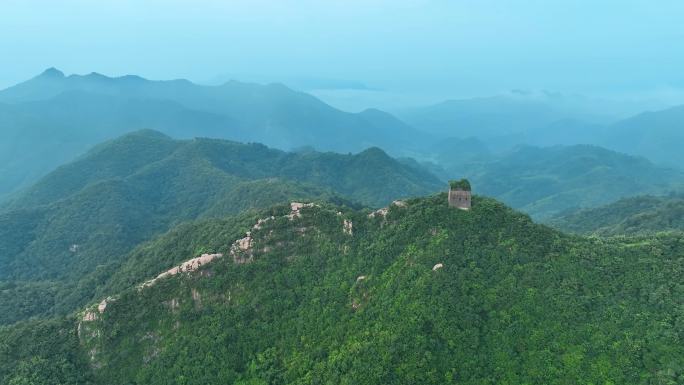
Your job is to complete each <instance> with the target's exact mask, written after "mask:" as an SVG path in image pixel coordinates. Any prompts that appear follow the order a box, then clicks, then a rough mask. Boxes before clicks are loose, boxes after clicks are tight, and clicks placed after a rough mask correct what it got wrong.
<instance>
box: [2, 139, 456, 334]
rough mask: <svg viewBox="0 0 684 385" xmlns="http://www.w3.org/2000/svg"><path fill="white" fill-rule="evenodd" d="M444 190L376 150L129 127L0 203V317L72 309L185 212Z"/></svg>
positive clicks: (368, 200) (381, 200)
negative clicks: (286, 145)
mask: <svg viewBox="0 0 684 385" xmlns="http://www.w3.org/2000/svg"><path fill="white" fill-rule="evenodd" d="M440 188H443V186H442V184H441V183H440V181H439V180H438V179H437V178H436V177H433V176H431V175H430V174H429V173H427V172H425V171H424V170H419V169H416V168H415V167H411V166H405V165H403V164H400V163H399V162H397V161H396V160H394V159H393V158H390V157H389V156H387V154H385V153H384V152H382V151H381V150H379V149H377V148H371V149H368V150H366V151H363V152H361V153H358V154H355V155H351V154H350V155H341V154H335V153H318V152H312V151H310V152H302V153H287V152H283V151H279V150H273V149H270V148H268V147H266V146H264V145H260V144H241V143H237V142H231V141H225V140H212V139H193V140H173V139H171V138H169V137H167V136H164V135H162V134H160V133H157V132H154V131H140V132H136V133H133V134H129V135H126V136H123V137H121V138H119V139H116V140H113V141H110V142H107V143H105V144H102V145H100V146H97V147H96V148H94V149H93V150H92V151H91V152H89V153H88V154H87V155H86V156H84V157H82V158H81V159H79V160H77V161H75V162H73V163H70V164H68V165H65V166H63V167H60V168H59V169H57V170H56V171H54V172H53V173H51V174H49V175H47V176H46V177H44V178H43V179H41V180H40V181H39V182H38V183H36V184H35V185H34V186H33V187H31V188H29V189H28V190H27V191H26V192H25V193H24V194H23V195H20V196H18V197H17V198H16V199H15V200H13V201H11V202H9V203H8V205H7V206H6V207H5V208H4V210H3V211H0V264H1V265H2V266H3V268H2V269H1V270H0V285H1V286H0V287H2V288H4V289H3V290H0V323H5V322H12V321H15V320H17V319H22V318H25V317H28V316H31V315H36V314H45V313H47V314H50V313H54V312H60V311H64V310H71V309H72V307H73V306H74V304H80V302H79V301H82V300H83V298H84V296H88V295H92V292H93V290H95V288H97V287H98V286H99V285H100V284H101V282H100V281H101V278H100V275H101V274H104V273H103V271H106V269H107V268H111V267H112V265H116V264H117V263H119V262H120V261H121V258H123V257H124V256H125V254H126V253H127V252H128V251H130V250H131V249H133V248H134V247H135V246H136V245H137V244H139V243H141V242H143V241H145V240H148V239H150V238H151V237H152V236H154V235H155V234H160V233H163V232H164V231H166V230H168V229H169V228H171V227H172V226H174V225H176V224H179V223H182V222H184V221H188V220H194V219H198V218H207V217H221V216H225V215H228V214H236V213H239V212H242V211H245V210H249V209H254V208H262V207H268V206H271V205H273V204H276V203H280V202H286V201H288V200H293V199H308V200H322V201H331V200H332V201H335V202H347V205H350V206H353V205H355V204H356V203H354V204H353V203H350V202H351V201H354V202H360V204H362V205H368V206H380V205H383V204H387V203H388V202H391V201H392V199H395V198H400V197H409V196H418V195H423V194H426V193H432V192H434V191H437V190H438V189H440ZM341 197H345V199H343V198H341ZM103 269H104V270H103ZM84 280H86V281H87V283H86V282H85V281H84ZM65 285H66V286H65Z"/></svg>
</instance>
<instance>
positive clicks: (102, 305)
mask: <svg viewBox="0 0 684 385" xmlns="http://www.w3.org/2000/svg"><path fill="white" fill-rule="evenodd" d="M106 309H107V300H106V299H103V300H102V302H100V304H99V305H97V311H98V312H99V313H100V314H102V313H104V312H105V310H106Z"/></svg>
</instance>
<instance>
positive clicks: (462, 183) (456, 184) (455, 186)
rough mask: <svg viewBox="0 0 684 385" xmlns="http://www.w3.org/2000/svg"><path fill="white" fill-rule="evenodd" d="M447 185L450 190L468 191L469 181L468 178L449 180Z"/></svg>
mask: <svg viewBox="0 0 684 385" xmlns="http://www.w3.org/2000/svg"><path fill="white" fill-rule="evenodd" d="M449 187H450V188H451V189H452V190H463V191H470V182H468V179H459V180H450V181H449Z"/></svg>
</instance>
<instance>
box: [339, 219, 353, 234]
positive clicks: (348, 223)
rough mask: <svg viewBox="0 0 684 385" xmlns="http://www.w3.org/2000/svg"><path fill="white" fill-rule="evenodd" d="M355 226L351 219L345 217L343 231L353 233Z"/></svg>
mask: <svg viewBox="0 0 684 385" xmlns="http://www.w3.org/2000/svg"><path fill="white" fill-rule="evenodd" d="M353 227H354V224H353V223H352V221H351V220H349V219H345V220H344V222H342V231H344V233H345V234H349V235H352V230H353Z"/></svg>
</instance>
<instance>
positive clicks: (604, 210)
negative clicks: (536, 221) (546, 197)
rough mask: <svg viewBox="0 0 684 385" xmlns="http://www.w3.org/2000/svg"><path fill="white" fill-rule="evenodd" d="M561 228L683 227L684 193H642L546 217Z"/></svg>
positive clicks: (614, 231)
mask: <svg viewBox="0 0 684 385" xmlns="http://www.w3.org/2000/svg"><path fill="white" fill-rule="evenodd" d="M548 223H549V224H550V225H552V226H554V227H557V228H559V229H561V230H563V231H567V232H573V233H579V234H598V235H624V234H648V233H656V232H660V231H684V195H681V194H680V195H674V194H673V195H670V196H651V195H643V196H637V197H633V198H625V199H621V200H619V201H617V202H614V203H611V204H608V205H605V206H601V207H597V208H592V209H582V210H569V211H567V212H564V213H562V214H560V215H557V216H555V217H553V218H551V219H549V221H548Z"/></svg>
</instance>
